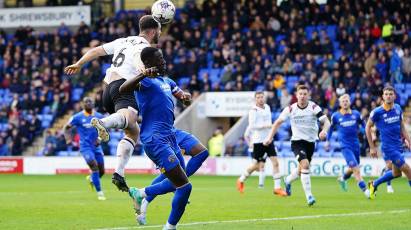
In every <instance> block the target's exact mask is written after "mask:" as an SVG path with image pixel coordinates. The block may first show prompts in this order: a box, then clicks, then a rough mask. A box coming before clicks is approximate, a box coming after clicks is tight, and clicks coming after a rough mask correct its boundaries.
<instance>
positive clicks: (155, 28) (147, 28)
mask: <svg viewBox="0 0 411 230" xmlns="http://www.w3.org/2000/svg"><path fill="white" fill-rule="evenodd" d="M138 26H139V28H140V34H144V35H146V36H147V37H148V38H149V39H151V41H149V42H150V43H154V44H157V43H158V40H159V39H160V34H161V24H160V23H159V22H157V21H156V20H155V19H154V17H153V16H151V15H144V16H143V17H141V18H140V21H139V22H138Z"/></svg>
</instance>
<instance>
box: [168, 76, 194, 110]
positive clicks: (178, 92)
mask: <svg viewBox="0 0 411 230" xmlns="http://www.w3.org/2000/svg"><path fill="white" fill-rule="evenodd" d="M169 84H170V88H171V93H172V94H173V96H174V97H175V98H177V100H179V101H181V103H183V105H185V106H189V105H191V102H192V100H191V94H190V93H188V92H184V91H183V90H182V89H181V88H180V87H178V86H177V84H176V83H175V82H174V81H173V80H171V79H169Z"/></svg>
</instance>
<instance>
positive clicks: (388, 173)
mask: <svg viewBox="0 0 411 230" xmlns="http://www.w3.org/2000/svg"><path fill="white" fill-rule="evenodd" d="M392 179H394V176H393V175H392V171H391V170H388V171H386V172H385V173H384V175H382V176H380V177H379V178H378V179H377V180H375V181H374V187H375V188H377V187H378V186H379V185H380V184H382V183H385V182H387V181H390V180H392Z"/></svg>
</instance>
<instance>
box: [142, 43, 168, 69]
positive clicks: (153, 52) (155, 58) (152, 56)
mask: <svg viewBox="0 0 411 230" xmlns="http://www.w3.org/2000/svg"><path fill="white" fill-rule="evenodd" d="M140 56H141V61H142V62H143V63H144V66H145V67H146V68H151V67H156V68H157V69H158V72H159V74H164V73H165V71H166V68H167V67H166V61H165V60H164V58H163V53H162V52H161V50H159V49H157V48H154V47H146V48H144V49H143V50H142V51H141V54H140Z"/></svg>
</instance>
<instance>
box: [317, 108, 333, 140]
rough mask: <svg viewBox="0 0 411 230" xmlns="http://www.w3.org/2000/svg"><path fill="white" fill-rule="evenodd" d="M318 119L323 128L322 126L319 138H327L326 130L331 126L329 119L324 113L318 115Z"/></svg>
mask: <svg viewBox="0 0 411 230" xmlns="http://www.w3.org/2000/svg"><path fill="white" fill-rule="evenodd" d="M319 120H320V122H321V123H322V124H323V128H322V130H321V132H320V134H319V137H320V139H321V140H325V139H326V138H327V133H328V130H329V129H330V127H331V123H330V120H328V117H327V115H325V114H324V115H323V116H322V117H320V119H319Z"/></svg>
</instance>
